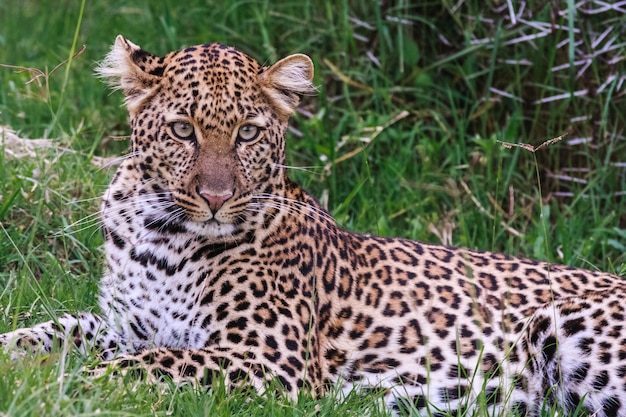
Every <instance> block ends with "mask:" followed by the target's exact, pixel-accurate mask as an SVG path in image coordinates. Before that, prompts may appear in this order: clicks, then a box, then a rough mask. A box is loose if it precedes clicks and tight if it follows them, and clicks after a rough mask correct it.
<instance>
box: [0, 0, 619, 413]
mask: <svg viewBox="0 0 626 417" xmlns="http://www.w3.org/2000/svg"><path fill="white" fill-rule="evenodd" d="M378 3H379V2H372V1H369V0H355V1H346V0H344V1H338V2H337V1H323V0H304V1H295V0H290V1H282V2H274V1H269V0H266V1H252V0H249V1H245V0H241V1H237V0H236V1H233V2H226V1H221V2H211V1H207V2H202V1H199V0H189V1H186V2H179V1H174V0H167V1H162V2H158V3H157V2H130V1H121V0H112V1H108V2H103V1H101V2H100V1H86V2H84V3H81V2H80V1H71V0H67V1H63V2H58V1H54V2H53V1H48V0H37V1H35V0H21V1H17V0H4V1H3V2H1V3H0V63H3V64H10V65H16V66H21V67H28V68H38V69H40V70H41V71H42V72H43V73H46V72H47V71H51V70H52V68H54V67H55V66H56V65H57V64H58V63H59V62H62V61H63V60H66V59H68V58H69V57H70V56H71V55H72V53H73V52H75V51H77V50H78V49H79V48H80V46H81V45H83V44H85V45H87V49H86V50H85V52H84V53H83V54H82V55H80V56H78V57H76V58H75V59H73V60H72V61H71V63H69V64H66V65H65V66H63V67H61V68H60V69H59V70H57V71H56V72H55V73H53V74H51V75H50V76H49V77H48V78H47V79H46V77H42V78H38V79H37V80H35V81H33V82H31V83H28V84H25V83H26V82H28V81H29V80H30V78H31V76H30V75H29V74H28V73H23V72H22V73H16V72H15V71H14V70H12V69H8V68H0V125H3V126H8V127H10V128H11V129H13V130H15V131H17V132H18V134H19V135H20V136H22V137H27V138H47V139H51V140H52V143H53V144H54V145H55V146H54V147H53V148H52V149H46V150H41V151H38V152H37V153H36V155H34V156H22V157H18V158H16V157H13V156H11V153H10V152H6V149H5V152H0V332H4V331H8V330H10V329H13V328H15V327H16V326H25V325H29V324H32V323H34V322H39V321H42V320H46V319H49V318H51V317H56V316H58V315H59V314H61V313H63V312H67V311H69V312H72V311H78V310H91V309H94V306H95V304H96V296H97V281H98V277H99V276H100V274H101V270H102V262H103V257H102V254H101V251H100V249H99V247H100V245H101V243H102V239H101V237H100V234H99V231H98V224H97V219H96V218H94V217H93V213H95V212H96V211H97V209H98V199H97V197H98V196H99V195H100V194H101V193H102V192H103V191H104V189H105V188H106V185H107V183H108V181H109V179H110V177H111V175H112V174H113V172H114V169H115V168H114V167H109V168H101V167H98V166H95V165H94V164H92V163H91V161H92V158H93V157H94V156H95V157H111V156H115V155H119V154H121V153H122V152H123V151H124V149H125V147H126V143H125V142H123V141H121V142H120V141H114V140H112V137H115V136H124V135H127V134H128V127H127V126H126V115H125V111H124V109H123V108H122V106H121V97H120V94H110V92H109V91H107V90H106V88H105V86H104V85H103V84H102V83H101V82H100V81H99V80H97V79H96V78H95V77H94V76H93V67H94V63H95V62H96V61H98V60H99V59H101V58H102V57H103V56H104V55H105V54H106V52H107V50H108V48H109V47H110V45H111V44H112V42H113V40H114V38H115V36H116V35H117V34H119V33H122V34H124V35H125V36H126V37H128V38H129V39H131V40H132V41H133V42H135V43H137V44H139V45H141V46H142V47H144V48H145V49H148V50H150V51H152V52H155V53H166V52H168V51H169V50H172V49H176V48H179V47H181V46H185V45H192V44H196V43H203V42H212V41H220V42H222V43H226V44H230V45H233V46H236V47H238V48H239V49H241V50H244V51H246V52H247V53H249V54H250V55H252V56H254V57H255V58H257V59H258V60H260V61H261V62H265V63H271V62H273V61H275V60H277V59H279V58H281V57H283V56H285V55H287V54H290V53H294V52H303V53H307V54H308V55H310V56H311V57H312V58H313V60H314V62H315V64H316V71H317V73H316V79H315V82H316V84H317V85H318V86H319V94H318V96H317V97H312V98H307V99H306V100H305V102H304V103H303V105H302V110H303V111H302V113H301V114H299V115H298V116H296V117H295V118H294V119H293V122H292V125H293V127H294V129H295V130H294V132H293V133H292V134H291V135H290V136H289V138H288V152H289V163H290V165H292V166H294V167H305V168H306V169H292V170H291V176H292V177H294V178H295V179H297V180H298V181H299V182H301V183H302V184H303V185H304V186H305V187H306V188H307V189H309V190H311V191H312V192H313V193H314V194H315V195H317V196H318V197H320V198H322V201H323V202H325V203H326V204H327V206H328V208H329V209H330V210H331V212H332V213H333V214H334V215H335V216H336V217H337V219H338V220H339V222H340V223H341V224H342V225H344V226H345V227H346V228H349V229H351V230H356V231H361V232H371V233H376V234H382V235H389V236H391V235H393V236H404V237H409V238H412V239H419V240H424V241H434V242H440V241H441V240H443V241H444V242H445V243H450V244H454V245H461V246H467V247H472V248H479V249H489V250H497V251H504V252H507V253H510V254H517V255H525V256H530V257H535V258H541V259H548V260H551V261H556V262H560V263H566V264H570V265H574V266H579V267H586V268H591V269H601V270H607V271H615V272H618V273H620V272H621V273H622V274H623V273H624V272H625V271H626V266H625V264H626V250H625V249H626V214H625V212H624V210H623V204H624V193H625V192H626V168H625V163H626V161H625V160H624V155H626V141H624V139H623V136H622V135H623V134H624V127H625V118H626V116H625V115H624V112H623V108H624V86H622V85H621V84H620V78H619V77H620V76H621V75H623V74H624V64H623V62H622V61H617V62H615V63H612V62H611V59H612V58H615V57H619V56H621V55H624V53H625V52H626V51H625V49H626V48H625V47H624V46H619V45H621V44H622V43H623V41H624V35H623V33H622V32H621V31H620V30H619V29H618V28H621V27H623V26H624V20H625V16H624V15H622V14H620V13H618V12H615V11H613V12H610V11H609V12H604V13H600V14H597V15H585V14H582V13H581V12H580V11H578V12H576V11H575V10H574V9H573V8H572V7H573V6H572V4H573V2H571V1H562V2H557V4H558V7H557V9H558V10H562V11H563V12H564V13H563V14H562V15H559V14H558V13H557V14H556V15H555V14H554V13H555V11H554V10H551V9H550V6H549V5H548V6H545V7H544V6H543V4H544V2H541V1H538V0H537V1H529V2H526V10H527V14H526V15H525V16H524V18H525V19H526V20H525V21H524V22H518V23H517V24H515V25H511V24H510V20H506V19H508V18H509V11H508V9H506V8H504V9H502V10H497V11H496V10H492V9H488V8H486V7H485V6H484V2H481V1H478V0H476V1H466V2H459V3H458V4H459V5H460V8H459V9H455V7H456V4H457V2H452V1H447V0H432V1H424V2H417V3H418V4H419V6H410V3H413V2H408V1H398V2H395V4H392V3H393V2H388V3H385V4H386V6H385V8H384V9H381V8H379V7H378V6H376V5H377V4H378ZM501 3H506V2H501ZM513 3H515V2H513ZM489 4H491V3H489ZM83 6H84V12H83V11H82V10H83V9H82V7H83ZM568 7H569V9H568ZM528 11H532V15H530V14H528V13H529V12H528ZM528 21H534V22H545V23H548V24H550V23H552V22H554V23H555V24H556V25H559V26H554V30H552V31H551V32H550V33H549V34H548V35H546V36H541V37H537V38H535V39H534V40H532V42H531V41H519V42H516V40H519V38H520V37H522V36H524V35H529V34H533V33H539V32H540V30H539V29H536V28H535V26H531V25H530V24H529V23H528ZM568 28H575V29H579V30H578V31H577V32H574V31H572V30H568ZM609 28H612V29H610V30H609V32H608V34H607V36H606V37H605V38H600V35H601V34H602V33H603V32H604V31H605V30H607V29H609ZM613 37H615V38H616V39H615V40H614V41H613V43H612V44H613V45H618V46H619V47H618V48H616V49H610V50H608V51H607V52H604V53H601V54H598V58H596V59H593V60H592V61H590V62H589V65H588V66H587V67H586V69H585V70H584V71H583V72H582V74H581V75H580V76H578V74H577V73H578V72H579V71H581V70H582V69H583V66H584V65H586V64H581V65H578V64H577V65H576V66H569V67H568V68H565V69H562V70H557V71H552V70H551V69H552V68H554V67H557V68H559V66H562V65H564V64H569V63H575V62H576V61H578V60H580V59H581V57H584V56H586V55H585V54H587V55H589V54H591V53H592V52H594V51H601V50H602V48H604V47H608V46H610V45H608V44H607V42H608V40H609V39H611V38H613ZM476 40H486V41H485V42H475V41H476ZM565 41H569V42H570V43H569V44H565V43H563V42H565ZM569 45H572V47H571V48H570V47H569ZM607 45H608V46H607ZM512 62H517V63H518V64H513V63H512ZM529 63H530V64H529ZM46 69H47V70H46ZM612 74H617V76H618V77H617V78H616V79H615V80H614V81H610V79H609V76H610V75H612ZM607 80H608V81H607ZM584 90H587V93H586V94H581V93H577V92H581V91H584ZM557 95H565V98H563V99H560V100H555V101H550V97H554V96H557ZM564 132H569V133H568V135H567V136H565V137H564V138H563V140H561V141H560V142H557V143H553V144H551V145H550V146H547V147H544V148H542V149H540V150H538V151H537V152H535V153H533V152H530V151H528V150H526V149H522V148H519V147H513V148H505V147H503V146H502V145H501V144H500V143H499V142H498V141H502V142H509V143H527V144H532V145H534V146H538V145H540V144H541V143H543V142H544V141H546V140H549V139H552V138H555V137H558V136H560V135H561V134H563V133H564ZM578 138H585V140H581V141H576V140H575V139H578ZM9 151H15V149H9ZM69 358H70V359H68V362H58V361H48V362H47V363H45V364H44V365H41V366H39V365H34V366H33V365H32V364H30V363H28V362H23V361H12V360H10V359H9V358H8V357H6V356H3V357H0V415H3V414H6V415H11V416H18V415H94V414H96V413H98V412H100V413H101V414H102V415H272V416H273V415H289V416H307V415H318V414H317V413H318V411H316V410H317V408H316V407H319V412H320V413H321V414H322V415H342V416H343V415H362V414H363V407H376V404H377V403H376V399H375V398H373V399H365V400H364V399H361V398H360V397H358V396H352V397H351V398H349V399H348V400H347V401H346V402H339V403H337V402H336V401H335V400H334V398H332V397H331V398H327V399H325V400H323V401H321V402H319V405H317V404H318V402H317V401H315V400H313V399H311V398H302V399H301V400H300V401H298V402H297V403H292V402H289V401H286V400H281V399H273V398H266V397H257V396H253V397H252V398H251V399H248V396H244V395H239V396H238V395H227V394H225V393H219V392H216V393H214V395H206V394H202V395H199V394H198V393H197V392H195V391H194V390H193V389H191V388H182V389H173V388H172V389H167V388H162V389H155V388H148V387H136V386H129V385H124V384H120V383H117V382H107V381H89V380H86V379H85V378H84V376H83V375H82V374H81V373H80V369H81V366H82V365H83V362H84V361H85V360H89V358H86V359H85V358H76V357H73V356H70V357H69ZM18 383H19V384H18ZM18 385H19V388H17V386H18ZM13 387H15V388H13ZM379 414H380V415H382V414H384V412H383V411H380V410H378V411H377V410H374V411H372V415H379Z"/></svg>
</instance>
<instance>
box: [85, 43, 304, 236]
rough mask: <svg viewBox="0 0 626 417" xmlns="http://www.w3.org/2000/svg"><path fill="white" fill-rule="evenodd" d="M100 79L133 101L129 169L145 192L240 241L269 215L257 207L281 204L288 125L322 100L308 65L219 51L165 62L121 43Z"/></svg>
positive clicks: (185, 53) (210, 48)
mask: <svg viewBox="0 0 626 417" xmlns="http://www.w3.org/2000/svg"><path fill="white" fill-rule="evenodd" d="M97 72H98V73H99V75H101V76H102V77H105V78H108V79H109V82H110V84H111V85H112V86H113V88H116V89H121V90H123V91H124V94H125V96H126V106H127V108H128V112H129V115H130V124H131V128H132V135H131V143H132V153H131V155H130V156H129V158H128V161H127V162H126V163H125V167H123V168H124V169H130V170H135V171H137V172H136V175H134V176H133V178H135V179H136V182H139V183H140V184H133V186H134V187H136V188H138V189H140V190H141V192H142V193H159V194H160V195H166V196H167V199H168V200H169V201H170V202H171V203H172V204H171V205H170V207H169V211H170V212H171V215H172V218H176V219H178V220H180V221H183V222H185V223H186V224H187V225H188V226H189V227H192V228H194V229H195V230H197V231H198V232H200V233H203V234H206V235H208V236H214V237H219V236H226V235H232V234H233V233H236V232H237V231H238V228H241V227H244V225H246V224H248V225H249V224H250V223H255V222H257V223H258V222H259V221H260V220H259V219H261V218H262V216H263V210H264V207H270V206H271V205H264V204H259V203H258V202H257V203H256V204H255V203H254V202H255V201H258V199H262V198H264V197H267V196H268V195H270V194H272V195H275V196H277V197H278V198H280V197H281V195H282V193H283V191H284V190H283V188H284V183H285V172H284V168H283V165H284V160H285V132H286V130H287V121H288V118H289V116H290V115H291V114H293V113H294V112H295V110H296V107H297V105H298V103H299V100H300V96H301V95H303V94H310V93H313V92H314V91H315V89H314V87H313V84H312V78H313V64H312V62H311V60H310V59H309V58H308V57H307V56H305V55H301V54H297V55H291V56H288V57H286V58H284V59H282V60H280V61H278V62H277V63H275V64H274V65H271V66H269V67H264V66H262V65H260V64H259V63H258V62H257V61H255V60H254V59H252V58H250V57H248V56H247V55H245V54H243V53H241V52H239V51H237V50H235V49H233V48H230V47H227V46H224V45H221V44H215V43H214V44H205V45H198V46H193V47H189V48H186V49H182V50H179V51H174V52H171V53H169V54H167V55H165V56H164V57H158V56H154V55H152V54H150V53H148V52H146V51H144V50H143V49H141V48H140V47H138V46H137V45H135V44H133V43H132V42H130V41H128V40H126V39H124V38H123V37H122V36H118V37H117V39H116V41H115V44H114V46H113V48H112V50H111V52H110V53H109V55H108V56H107V57H106V58H105V60H104V61H103V62H102V64H101V65H100V66H99V68H98V70H97ZM146 201H149V199H146ZM172 207H175V209H174V210H172Z"/></svg>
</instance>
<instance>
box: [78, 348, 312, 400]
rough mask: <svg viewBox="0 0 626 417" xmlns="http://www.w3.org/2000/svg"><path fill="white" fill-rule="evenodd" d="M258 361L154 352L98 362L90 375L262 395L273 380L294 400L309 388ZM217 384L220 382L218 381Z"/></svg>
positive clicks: (208, 351) (238, 355)
mask: <svg viewBox="0 0 626 417" xmlns="http://www.w3.org/2000/svg"><path fill="white" fill-rule="evenodd" d="M266 365H268V364H264V363H263V362H262V361H259V360H257V359H256V358H255V355H254V354H253V353H251V352H234V351H232V350H229V349H219V348H203V349H177V348H154V349H148V350H146V351H143V352H141V353H139V354H136V355H124V356H120V357H118V358H116V359H114V360H112V361H107V362H101V363H100V364H98V365H97V366H96V368H94V369H92V370H91V371H90V375H91V376H94V377H102V376H105V375H115V376H118V375H123V376H128V375H132V376H133V377H139V378H144V379H146V380H148V381H150V382H162V381H164V380H165V381H172V382H174V383H177V384H179V383H190V384H193V385H199V386H202V387H205V388H210V387H211V386H212V385H213V383H214V381H216V378H222V375H223V383H224V384H225V386H226V387H227V388H228V389H233V388H235V387H252V388H254V389H255V390H256V391H257V392H263V391H264V390H265V388H267V387H268V381H270V380H272V378H276V381H277V382H278V383H279V384H280V385H282V387H283V388H284V389H285V392H286V393H288V394H289V395H291V396H295V395H296V394H297V392H298V389H300V388H302V387H306V386H308V387H311V386H312V383H311V381H306V379H307V378H306V376H305V375H301V376H300V377H297V376H296V377H295V380H294V379H292V378H289V379H287V378H285V377H284V376H281V375H277V374H273V373H272V371H271V370H270V369H269V368H268V366H266ZM220 381H222V380H221V379H220Z"/></svg>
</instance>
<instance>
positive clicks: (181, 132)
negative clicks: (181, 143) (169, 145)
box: [170, 122, 194, 140]
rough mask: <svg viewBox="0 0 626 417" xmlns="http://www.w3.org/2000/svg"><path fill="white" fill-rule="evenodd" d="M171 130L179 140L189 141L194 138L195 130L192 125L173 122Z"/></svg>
mask: <svg viewBox="0 0 626 417" xmlns="http://www.w3.org/2000/svg"><path fill="white" fill-rule="evenodd" d="M170 129H171V130H172V133H173V134H174V136H176V138H178V139H181V140H189V139H193V138H194V129H193V125H192V124H191V123H187V122H173V123H170Z"/></svg>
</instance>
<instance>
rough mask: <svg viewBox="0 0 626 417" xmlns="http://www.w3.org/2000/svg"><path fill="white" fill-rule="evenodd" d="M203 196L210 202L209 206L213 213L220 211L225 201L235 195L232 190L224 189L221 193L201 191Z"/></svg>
mask: <svg viewBox="0 0 626 417" xmlns="http://www.w3.org/2000/svg"><path fill="white" fill-rule="evenodd" d="M200 195H201V196H202V198H204V199H205V200H206V202H207V203H209V208H210V209H211V211H212V212H213V213H215V212H216V211H218V210H219V209H220V208H222V206H223V205H224V203H225V202H226V201H227V200H228V199H229V198H231V197H232V196H233V193H232V191H224V192H222V193H220V194H215V193H210V192H200Z"/></svg>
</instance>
